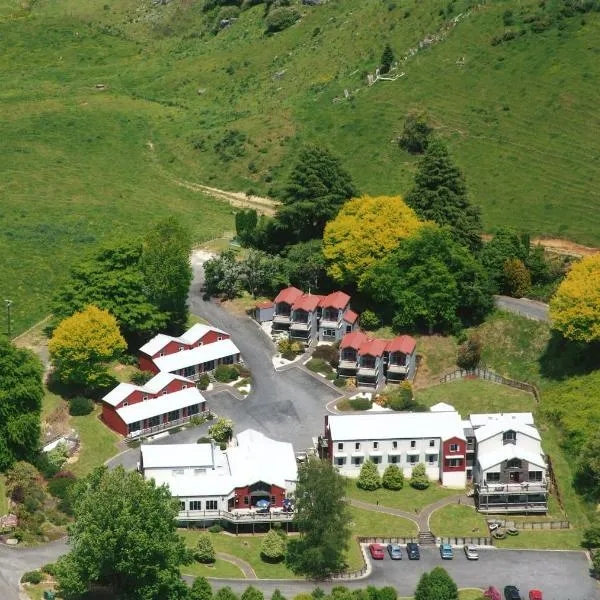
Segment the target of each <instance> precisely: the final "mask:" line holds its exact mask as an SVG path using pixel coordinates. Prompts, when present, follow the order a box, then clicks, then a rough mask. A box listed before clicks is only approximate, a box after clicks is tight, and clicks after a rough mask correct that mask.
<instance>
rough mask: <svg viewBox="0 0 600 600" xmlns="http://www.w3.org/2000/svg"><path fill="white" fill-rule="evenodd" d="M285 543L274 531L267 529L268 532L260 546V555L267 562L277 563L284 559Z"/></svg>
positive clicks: (283, 538) (282, 537)
mask: <svg viewBox="0 0 600 600" xmlns="http://www.w3.org/2000/svg"><path fill="white" fill-rule="evenodd" d="M286 549H287V541H286V539H285V537H284V536H282V535H280V534H279V533H278V532H277V531H276V530H275V529H269V532H268V533H267V535H265V537H264V538H263V541H262V544H261V546H260V555H261V556H262V557H263V558H264V559H265V560H267V561H269V562H278V561H280V560H283V559H284V558H285V551H286Z"/></svg>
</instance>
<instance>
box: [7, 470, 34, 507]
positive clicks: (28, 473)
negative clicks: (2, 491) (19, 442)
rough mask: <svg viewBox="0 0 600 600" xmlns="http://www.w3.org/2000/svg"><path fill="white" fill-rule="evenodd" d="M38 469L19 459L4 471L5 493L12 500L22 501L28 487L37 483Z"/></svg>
mask: <svg viewBox="0 0 600 600" xmlns="http://www.w3.org/2000/svg"><path fill="white" fill-rule="evenodd" d="M40 481H41V476H40V473H39V471H38V470H37V469H36V468H35V467H34V466H33V465H32V464H30V463H28V462H25V461H23V460H19V461H17V462H16V463H14V464H13V465H12V467H11V468H10V469H8V471H7V472H6V493H7V495H8V496H9V497H10V499H11V500H12V501H13V502H23V498H24V497H25V493H26V492H27V490H28V489H31V488H32V487H34V486H36V485H39V483H40Z"/></svg>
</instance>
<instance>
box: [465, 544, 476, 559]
mask: <svg viewBox="0 0 600 600" xmlns="http://www.w3.org/2000/svg"><path fill="white" fill-rule="evenodd" d="M465 556H466V557H467V559H468V560H478V559H479V554H478V553H477V546H473V545H472V544H467V545H466V546H465Z"/></svg>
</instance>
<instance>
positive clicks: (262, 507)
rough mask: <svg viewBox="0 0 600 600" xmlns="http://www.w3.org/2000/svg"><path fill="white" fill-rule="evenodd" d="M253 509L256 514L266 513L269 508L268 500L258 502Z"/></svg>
mask: <svg viewBox="0 0 600 600" xmlns="http://www.w3.org/2000/svg"><path fill="white" fill-rule="evenodd" d="M254 507H255V508H256V512H259V513H268V512H269V509H270V508H271V503H270V502H269V501H268V500H259V501H258V502H257V503H256V504H255V505H254Z"/></svg>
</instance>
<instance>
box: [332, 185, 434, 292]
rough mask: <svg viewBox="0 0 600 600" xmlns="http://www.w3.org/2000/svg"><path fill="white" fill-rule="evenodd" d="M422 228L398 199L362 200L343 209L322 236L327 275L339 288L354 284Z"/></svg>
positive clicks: (396, 197)
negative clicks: (404, 240) (374, 264)
mask: <svg viewBox="0 0 600 600" xmlns="http://www.w3.org/2000/svg"><path fill="white" fill-rule="evenodd" d="M422 226H423V222H422V221H420V220H419V218H418V217H417V215H416V214H415V212H414V211H413V210H412V208H409V207H408V206H407V205H406V203H405V202H404V200H402V198H401V197H400V196H376V197H372V196H363V197H362V198H353V199H352V200H349V201H348V202H346V203H345V204H344V206H342V208H341V210H340V212H339V213H338V215H337V217H336V218H335V219H333V220H332V221H329V223H327V225H326V227H325V234H324V236H323V254H324V256H325V258H326V259H327V262H328V267H327V272H328V273H329V275H330V276H331V277H332V278H333V279H334V280H335V281H337V282H338V283H340V284H342V285H346V284H357V285H358V286H359V287H360V284H361V280H362V277H363V275H364V274H365V273H366V271H367V270H368V269H369V267H370V266H371V265H372V264H373V263H374V262H376V261H377V260H379V259H381V258H383V257H384V256H386V255H387V254H388V253H389V252H391V251H392V250H394V248H396V247H397V246H398V244H399V243H400V242H401V241H402V240H403V239H406V238H408V237H410V236H412V235H413V234H414V233H416V232H417V231H418V230H419V229H420V228H421V227H422Z"/></svg>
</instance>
